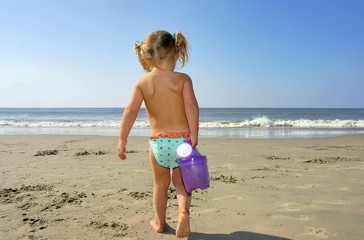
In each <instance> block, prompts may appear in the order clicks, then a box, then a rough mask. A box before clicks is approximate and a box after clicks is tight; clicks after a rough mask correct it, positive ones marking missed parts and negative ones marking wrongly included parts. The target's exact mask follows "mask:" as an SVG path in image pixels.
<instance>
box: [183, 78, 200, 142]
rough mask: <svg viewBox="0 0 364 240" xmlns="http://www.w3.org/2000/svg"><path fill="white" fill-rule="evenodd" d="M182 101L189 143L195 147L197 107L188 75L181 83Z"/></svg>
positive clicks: (196, 138) (197, 119)
mask: <svg viewBox="0 0 364 240" xmlns="http://www.w3.org/2000/svg"><path fill="white" fill-rule="evenodd" d="M183 101H184V104H185V113H186V117H187V122H188V127H189V128H190V136H191V144H192V147H196V146H197V144H198V123H199V109H198V103H197V100H196V97H195V93H194V92H193V86H192V81H191V79H190V78H189V77H188V78H187V79H186V81H185V83H184V85H183Z"/></svg>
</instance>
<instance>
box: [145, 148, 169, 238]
mask: <svg viewBox="0 0 364 240" xmlns="http://www.w3.org/2000/svg"><path fill="white" fill-rule="evenodd" d="M149 158H150V163H151V165H152V170H153V182H154V189H153V206H154V212H155V217H156V218H155V219H154V220H152V221H151V222H150V225H151V226H152V227H153V228H154V230H155V231H156V232H163V231H164V225H165V223H166V208H167V191H168V187H169V185H170V183H171V175H170V170H169V168H165V167H162V166H160V165H159V164H158V163H157V161H156V160H155V158H154V155H153V151H152V149H151V148H150V149H149Z"/></svg>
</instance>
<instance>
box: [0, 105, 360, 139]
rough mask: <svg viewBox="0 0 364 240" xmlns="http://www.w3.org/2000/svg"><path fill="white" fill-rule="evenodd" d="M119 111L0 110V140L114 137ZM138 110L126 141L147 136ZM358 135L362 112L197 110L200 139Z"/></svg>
mask: <svg viewBox="0 0 364 240" xmlns="http://www.w3.org/2000/svg"><path fill="white" fill-rule="evenodd" d="M123 110H124V109H123V108H0V135H13V134H74V135H103V136H118V134H119V127H120V120H121V117H122V113H123ZM150 132H151V130H150V126H149V122H148V119H147V115H146V112H145V109H143V108H142V109H141V110H140V113H139V115H138V118H137V120H136V122H135V124H134V127H133V129H132V131H131V133H130V135H131V136H149V134H150ZM363 133H364V109H332V108H328V109H316V108H312V109H309V108H305V109H303V108H201V109H200V137H205V138H216V137H219V138H317V137H334V136H341V135H352V134H363Z"/></svg>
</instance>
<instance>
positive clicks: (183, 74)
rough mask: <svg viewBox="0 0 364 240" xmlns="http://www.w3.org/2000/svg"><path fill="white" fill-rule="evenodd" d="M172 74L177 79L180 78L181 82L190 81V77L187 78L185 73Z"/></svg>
mask: <svg viewBox="0 0 364 240" xmlns="http://www.w3.org/2000/svg"><path fill="white" fill-rule="evenodd" d="M174 74H176V76H177V77H178V78H180V79H181V80H184V81H186V80H191V78H190V76H188V75H187V74H186V73H181V72H174Z"/></svg>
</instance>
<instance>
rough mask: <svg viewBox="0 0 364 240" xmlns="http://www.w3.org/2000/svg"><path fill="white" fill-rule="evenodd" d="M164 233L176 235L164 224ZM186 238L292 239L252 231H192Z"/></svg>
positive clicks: (215, 239)
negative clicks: (228, 232) (227, 232)
mask: <svg viewBox="0 0 364 240" xmlns="http://www.w3.org/2000/svg"><path fill="white" fill-rule="evenodd" d="M164 234H168V235H176V230H175V229H173V228H172V227H171V226H169V225H168V224H166V226H165V231H164ZM188 240H292V239H289V238H283V237H277V236H272V235H266V234H261V233H253V232H243V231H239V232H233V233H230V234H222V233H221V234H219V233H197V232H192V233H191V234H190V236H189V237H188Z"/></svg>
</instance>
